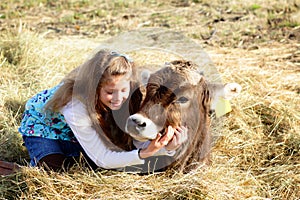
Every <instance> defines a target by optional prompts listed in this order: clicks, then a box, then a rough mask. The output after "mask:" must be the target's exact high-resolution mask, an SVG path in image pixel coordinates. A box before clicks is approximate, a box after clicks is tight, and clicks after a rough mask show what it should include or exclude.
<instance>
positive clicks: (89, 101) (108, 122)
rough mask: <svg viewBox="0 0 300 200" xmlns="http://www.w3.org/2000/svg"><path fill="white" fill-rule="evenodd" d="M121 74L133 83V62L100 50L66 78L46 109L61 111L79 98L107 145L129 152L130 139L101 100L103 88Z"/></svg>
mask: <svg viewBox="0 0 300 200" xmlns="http://www.w3.org/2000/svg"><path fill="white" fill-rule="evenodd" d="M121 75H126V76H127V77H128V79H129V80H130V81H132V82H133V81H134V80H135V65H134V63H133V62H132V61H131V60H130V59H128V57H127V56H126V55H123V54H118V53H116V52H112V51H110V50H100V51H98V52H97V53H96V54H95V55H94V56H93V57H92V58H91V59H89V60H87V61H86V62H85V63H83V64H82V65H81V66H79V67H77V68H75V69H74V70H73V71H71V72H70V73H69V74H68V75H67V76H66V77H65V78H64V79H63V81H62V82H63V84H62V86H61V87H60V88H59V89H58V90H57V91H56V92H55V94H54V96H53V97H52V98H51V99H50V100H49V102H48V103H47V104H46V106H45V109H48V110H52V111H59V109H60V108H62V107H63V106H65V105H66V104H67V103H69V102H70V101H71V100H72V98H76V99H78V100H80V101H81V102H82V103H83V104H85V105H86V108H87V111H88V114H89V117H90V118H91V120H92V123H93V127H94V128H95V129H96V131H97V132H98V133H99V134H100V135H101V136H102V138H103V139H104V140H105V142H106V144H107V145H110V147H111V148H113V145H111V143H113V144H114V145H117V146H118V147H119V148H121V149H123V150H130V149H131V148H132V141H131V139H130V137H129V136H128V134H126V133H124V132H123V131H122V130H121V129H120V128H119V127H118V126H117V125H116V122H115V120H114V118H113V116H112V111H111V110H110V109H109V108H108V107H106V106H105V105H104V104H103V103H102V102H101V101H100V89H101V87H102V86H103V85H104V84H106V83H107V82H109V81H110V79H111V78H112V77H113V76H121ZM103 133H104V134H103ZM103 136H104V137H103Z"/></svg>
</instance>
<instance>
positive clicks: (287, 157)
mask: <svg viewBox="0 0 300 200" xmlns="http://www.w3.org/2000/svg"><path fill="white" fill-rule="evenodd" d="M141 28H159V29H161V30H168V31H172V32H180V33H181V34H182V35H183V36H184V38H189V39H190V40H191V41H193V42H194V43H195V44H197V45H198V46H199V47H201V48H202V50H203V51H204V52H205V53H206V54H207V56H209V58H210V60H211V62H212V63H213V66H214V68H215V69H216V70H217V71H218V72H219V75H220V77H221V79H222V81H223V82H237V83H239V84H240V85H241V86H242V88H243V91H242V93H241V94H240V96H239V97H237V98H236V99H234V100H232V101H231V105H232V109H233V110H232V112H230V113H228V114H227V115H226V116H223V117H222V118H218V119H215V118H213V119H212V123H213V125H216V124H217V123H218V122H220V123H219V126H213V134H214V135H215V136H217V137H216V138H217V139H216V140H215V144H214V146H213V148H212V165H211V166H210V167H208V168H204V167H201V166H200V167H199V168H198V169H196V170H195V171H192V172H190V173H187V174H182V173H179V172H176V171H167V172H163V173H157V174H149V175H144V176H140V175H137V174H130V173H123V172H116V171H112V170H99V171H96V172H95V171H90V170H88V169H85V168H82V167H81V166H80V165H78V166H77V167H75V168H74V169H72V170H71V171H70V172H67V173H55V172H50V173H47V172H45V171H43V170H41V169H37V168H29V167H22V170H21V171H20V172H18V173H16V174H12V175H8V176H0V181H1V184H0V199H51V200H53V199H217V200H223V199H230V200H231V199H239V200H240V199H251V200H254V199H255V200H256V199H278V200H282V199H287V200H296V199H299V198H300V43H299V41H300V2H299V1H298V0H277V1H274V0H272V1H271V0H267V1H263V0H253V1H250V0H245V1H242V0H231V1H229V0H210V1H208V0H177V1H176V0H167V1H163V0H150V1H147V0H128V1H122V0H115V1H108V0H97V1H89V0H70V1H64V0H58V1H48V0H37V1H34V0H19V1H17V0H2V1H1V3H0V160H5V161H10V162H17V163H18V164H20V165H25V166H26V165H27V163H26V162H27V161H28V155H27V152H26V149H25V147H24V146H23V145H22V138H21V136H20V134H19V133H18V126H19V124H20V120H21V116H22V112H23V110H24V105H25V102H26V101H27V99H28V98H30V97H31V96H33V95H34V94H35V93H37V92H39V91H41V90H43V89H45V88H49V87H52V86H54V85H55V84H57V83H58V82H59V81H60V80H61V79H62V78H63V77H64V75H65V74H66V73H68V72H69V71H70V70H71V69H73V68H75V67H76V66H78V65H80V64H81V63H82V62H83V61H84V60H85V59H86V58H87V57H88V56H90V55H91V53H92V52H94V50H95V49H97V48H99V46H100V45H101V42H103V41H107V40H108V39H110V38H115V37H117V36H118V35H119V34H122V33H124V32H127V31H133V30H139V29H141ZM129 39H130V40H131V41H126V42H128V44H133V43H134V42H135V38H134V37H132V36H131V37H130V38H129ZM168 41H173V40H169V38H166V40H164V42H165V43H166V44H167V42H168ZM117 42H118V41H115V43H117ZM123 42H124V41H123ZM126 42H124V43H123V44H122V45H124V47H126V45H127V43H126ZM119 45H121V44H119ZM128 46H130V45H128ZM132 56H133V57H134V56H135V59H137V60H141V62H142V61H144V62H146V63H148V62H147V61H149V62H151V61H153V59H155V58H156V59H157V60H155V62H162V63H163V62H165V61H166V60H164V57H163V56H162V55H160V56H161V57H160V56H155V55H154V56H152V57H151V56H149V57H147V59H146V58H145V59H143V58H141V57H139V55H138V54H133V55H132ZM144 56H147V55H144ZM145 60H146V61H145Z"/></svg>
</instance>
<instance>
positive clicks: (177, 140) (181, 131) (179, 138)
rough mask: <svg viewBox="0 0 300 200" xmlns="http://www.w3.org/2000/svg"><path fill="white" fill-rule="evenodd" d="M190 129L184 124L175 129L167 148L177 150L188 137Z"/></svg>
mask: <svg viewBox="0 0 300 200" xmlns="http://www.w3.org/2000/svg"><path fill="white" fill-rule="evenodd" d="M187 133H188V129H187V128H186V127H184V126H180V127H177V128H176V129H174V136H173V138H172V140H171V141H169V143H168V144H167V145H166V150H168V151H173V150H176V149H178V148H179V147H180V145H182V144H183V143H184V142H185V141H187V139H188V134H187Z"/></svg>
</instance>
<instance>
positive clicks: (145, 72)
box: [141, 69, 151, 85]
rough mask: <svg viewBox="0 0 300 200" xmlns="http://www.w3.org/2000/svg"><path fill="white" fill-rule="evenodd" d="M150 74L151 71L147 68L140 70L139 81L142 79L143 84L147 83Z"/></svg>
mask: <svg viewBox="0 0 300 200" xmlns="http://www.w3.org/2000/svg"><path fill="white" fill-rule="evenodd" d="M150 75H151V72H150V71H149V70H147V69H144V70H143V71H142V72H141V81H142V83H143V85H147V83H148V80H149V78H150Z"/></svg>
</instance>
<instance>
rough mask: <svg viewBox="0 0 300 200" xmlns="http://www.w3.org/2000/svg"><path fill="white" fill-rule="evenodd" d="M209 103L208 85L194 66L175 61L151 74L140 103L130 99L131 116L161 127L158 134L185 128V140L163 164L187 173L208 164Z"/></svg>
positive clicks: (209, 142)
mask: <svg viewBox="0 0 300 200" xmlns="http://www.w3.org/2000/svg"><path fill="white" fill-rule="evenodd" d="M137 93H139V92H137ZM140 95H142V93H139V95H137V96H140ZM141 99H142V98H141V97H139V100H141ZM210 102H211V97H210V91H209V87H208V84H207V82H206V81H205V79H204V77H203V76H202V75H200V74H199V73H198V72H197V66H196V65H195V64H193V63H191V62H189V61H183V60H177V61H173V62H171V65H170V66H167V67H164V68H162V69H161V70H158V71H157V72H155V73H153V74H152V75H151V76H150V78H149V81H148V84H147V86H146V94H145V96H144V100H143V102H136V101H135V99H134V98H133V99H132V103H131V105H135V108H133V107H132V109H133V110H132V114H133V113H139V114H141V115H143V116H145V117H147V118H148V119H151V121H153V122H154V123H155V124H156V125H158V126H162V127H164V128H163V130H162V131H161V132H162V133H163V132H164V131H165V130H166V128H167V127H168V126H169V125H171V126H173V127H175V126H179V125H184V126H186V127H187V128H188V141H187V142H186V143H185V144H183V145H182V146H181V148H180V149H178V150H177V153H176V155H175V157H165V158H164V160H165V161H164V162H167V164H168V167H169V168H170V167H172V168H176V169H179V170H182V171H189V170H191V169H192V168H194V167H196V166H198V165H199V163H203V162H204V163H206V164H209V163H210V144H211V135H210V132H209V124H210V122H209V111H210ZM137 107H139V108H137ZM162 123H163V124H162ZM172 159H173V160H172ZM174 159H175V160H174Z"/></svg>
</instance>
